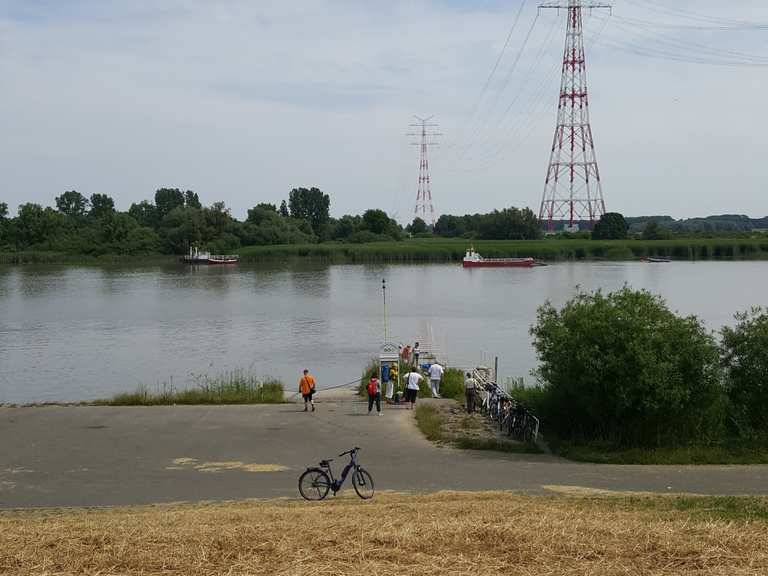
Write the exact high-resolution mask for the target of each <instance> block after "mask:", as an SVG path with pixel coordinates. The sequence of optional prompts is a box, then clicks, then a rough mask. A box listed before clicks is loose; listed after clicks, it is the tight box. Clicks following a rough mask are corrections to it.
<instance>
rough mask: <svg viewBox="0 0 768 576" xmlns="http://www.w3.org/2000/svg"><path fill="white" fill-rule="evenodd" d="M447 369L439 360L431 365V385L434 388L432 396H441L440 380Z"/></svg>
mask: <svg viewBox="0 0 768 576" xmlns="http://www.w3.org/2000/svg"><path fill="white" fill-rule="evenodd" d="M444 372H445V369H444V368H443V367H442V366H440V364H438V363H437V362H434V363H433V364H432V365H431V366H430V367H429V386H430V388H432V398H440V381H441V380H442V379H443V373H444Z"/></svg>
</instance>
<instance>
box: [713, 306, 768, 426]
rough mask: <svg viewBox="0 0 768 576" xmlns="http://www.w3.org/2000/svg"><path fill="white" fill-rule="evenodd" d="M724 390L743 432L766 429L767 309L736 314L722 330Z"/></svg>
mask: <svg viewBox="0 0 768 576" xmlns="http://www.w3.org/2000/svg"><path fill="white" fill-rule="evenodd" d="M722 337H723V340H722V346H721V353H722V362H723V367H724V368H725V370H726V380H725V382H726V390H727V392H728V396H729V398H730V401H731V405H732V407H733V411H734V418H735V420H736V422H737V424H738V425H739V428H740V431H741V432H742V434H750V433H752V432H760V433H763V434H764V433H767V432H768V412H766V406H768V312H765V311H763V310H762V309H760V308H755V309H753V310H752V311H751V312H748V313H743V314H737V315H736V326H735V327H734V328H729V327H726V328H723V330H722Z"/></svg>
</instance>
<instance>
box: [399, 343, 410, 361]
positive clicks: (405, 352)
mask: <svg viewBox="0 0 768 576" xmlns="http://www.w3.org/2000/svg"><path fill="white" fill-rule="evenodd" d="M400 360H402V361H403V362H404V363H406V364H410V362H411V345H410V344H406V345H405V346H404V347H403V349H402V350H400Z"/></svg>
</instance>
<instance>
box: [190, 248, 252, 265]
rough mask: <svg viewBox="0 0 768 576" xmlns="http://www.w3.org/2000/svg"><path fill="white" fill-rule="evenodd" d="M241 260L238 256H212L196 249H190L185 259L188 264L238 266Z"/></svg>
mask: <svg viewBox="0 0 768 576" xmlns="http://www.w3.org/2000/svg"><path fill="white" fill-rule="evenodd" d="M239 259H240V256H238V255H237V254H211V253H210V252H202V251H200V249H199V248H196V247H192V248H190V249H189V254H188V255H186V256H184V258H183V260H184V262H186V263H187V264H237V261H238V260H239Z"/></svg>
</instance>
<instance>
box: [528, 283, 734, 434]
mask: <svg viewBox="0 0 768 576" xmlns="http://www.w3.org/2000/svg"><path fill="white" fill-rule="evenodd" d="M531 334H532V335H533V337H534V346H535V348H536V351H537V354H538V357H539V359H540V362H541V364H540V367H539V370H538V376H539V378H540V379H541V381H542V383H543V384H544V387H545V389H546V392H547V398H546V402H545V404H546V406H545V408H544V410H545V413H546V418H547V421H548V423H549V427H550V428H552V429H553V430H554V432H555V433H556V434H557V435H559V436H560V437H561V438H562V439H564V440H572V441H587V442H591V441H596V440H601V441H607V442H611V443H614V444H616V445H618V446H660V445H668V444H678V443H684V442H688V441H691V440H694V439H697V440H706V439H714V438H719V437H720V436H721V435H722V422H723V406H724V402H723V398H724V395H723V390H722V386H721V384H720V379H719V375H720V374H719V353H718V349H717V346H716V344H715V342H714V338H713V337H712V335H711V334H709V333H708V332H706V331H705V329H704V327H703V326H702V325H701V323H700V322H699V320H698V319H697V318H695V317H688V318H681V317H679V316H676V315H675V314H674V313H672V312H671V311H670V310H669V309H668V308H667V306H666V304H665V303H664V301H663V300H662V299H661V298H660V297H658V296H654V295H652V294H650V293H648V292H645V291H640V292H636V291H633V290H630V289H629V288H626V287H625V288H624V289H622V290H619V291H617V292H614V293H612V294H608V295H604V294H602V293H601V292H599V291H598V292H595V293H591V294H588V293H580V294H578V295H577V296H576V297H574V298H573V299H572V300H570V301H569V302H567V303H566V304H565V306H564V307H563V308H562V310H559V311H558V310H556V309H555V308H554V307H553V306H552V305H551V304H549V303H547V304H545V305H544V306H542V307H540V308H539V310H538V313H537V323H536V325H535V326H533V327H532V328H531Z"/></svg>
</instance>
